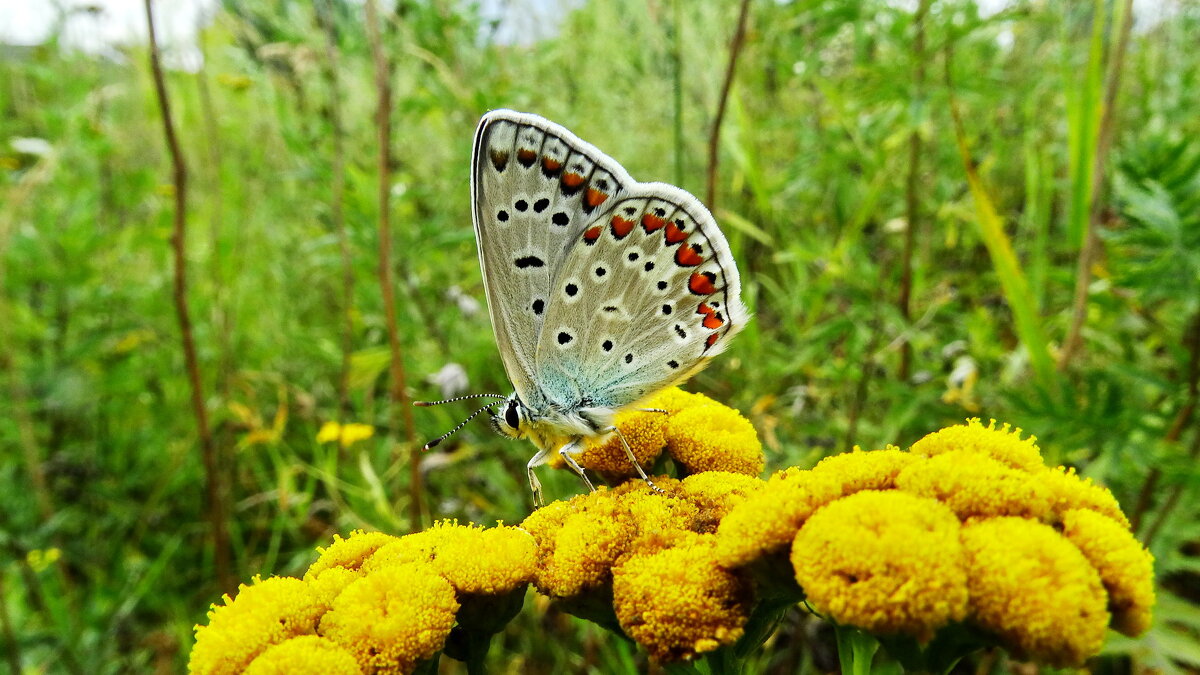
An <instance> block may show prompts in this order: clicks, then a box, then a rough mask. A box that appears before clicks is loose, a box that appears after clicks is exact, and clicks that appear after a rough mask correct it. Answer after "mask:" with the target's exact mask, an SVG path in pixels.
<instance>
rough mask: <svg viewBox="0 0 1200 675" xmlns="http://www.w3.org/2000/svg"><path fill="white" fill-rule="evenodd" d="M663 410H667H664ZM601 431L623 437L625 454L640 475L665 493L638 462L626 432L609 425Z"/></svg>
mask: <svg viewBox="0 0 1200 675" xmlns="http://www.w3.org/2000/svg"><path fill="white" fill-rule="evenodd" d="M663 412H666V411H665V410H664V411H663ZM600 431H601V432H602V433H609V432H612V433H615V434H616V435H617V438H619V439H621V445H622V446H624V448H625V456H626V457H628V458H629V463H630V464H632V465H633V468H635V469H637V472H638V475H639V476H641V477H642V480H644V481H646V485H649V486H650V489H652V490H654V491H655V492H657V493H659V494H663V490H662V488H660V487H658V486H657V485H655V484H654V481H652V480H650V477H649V476H647V475H646V472H645V470H643V469H642V465H641V464H638V461H637V457H635V456H634V454H633V448H631V447H629V441H627V440H625V434H623V433H621V430H620V429H618V428H616V427H609V428H607V429H601V430H600Z"/></svg>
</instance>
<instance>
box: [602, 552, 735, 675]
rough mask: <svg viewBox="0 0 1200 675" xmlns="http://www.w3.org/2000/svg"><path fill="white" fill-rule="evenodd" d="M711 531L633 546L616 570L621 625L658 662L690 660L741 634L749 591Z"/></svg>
mask: <svg viewBox="0 0 1200 675" xmlns="http://www.w3.org/2000/svg"><path fill="white" fill-rule="evenodd" d="M714 547H715V541H714V540H713V538H712V536H711V535H700V534H695V533H690V534H688V535H685V536H683V537H681V538H679V539H678V540H677V541H676V543H675V545H674V546H672V547H670V548H665V549H659V550H646V551H637V550H635V551H633V552H631V553H630V555H628V556H627V557H625V558H624V559H622V561H621V563H620V564H619V566H618V567H617V568H616V569H614V571H613V606H614V608H615V609H616V613H617V618H618V620H619V621H620V622H621V628H622V629H624V631H625V633H626V634H627V635H629V636H630V637H631V638H633V639H634V640H636V641H637V642H638V644H640V645H642V646H643V647H644V648H645V649H646V650H647V651H648V652H649V653H650V656H651V657H652V658H654V659H656V660H658V661H677V660H681V659H690V658H693V657H694V656H695V655H697V654H701V653H704V652H708V651H712V650H714V649H717V648H718V647H720V646H722V645H728V644H732V643H734V642H736V641H737V639H738V638H740V637H741V636H742V632H743V626H744V625H745V623H746V618H747V615H748V613H749V604H750V598H749V592H748V589H747V587H746V584H745V583H744V582H742V581H741V580H740V579H739V578H738V577H737V576H736V575H735V574H733V573H731V572H729V571H728V570H726V569H725V568H723V567H721V565H720V564H718V563H717V560H716V558H715V556H714V555H713V552H714Z"/></svg>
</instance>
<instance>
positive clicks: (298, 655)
mask: <svg viewBox="0 0 1200 675" xmlns="http://www.w3.org/2000/svg"><path fill="white" fill-rule="evenodd" d="M361 673H362V669H360V668H359V667H358V661H355V660H354V655H353V654H351V653H350V652H348V651H346V650H345V649H342V648H341V647H340V646H338V644H337V643H336V642H334V641H333V640H328V639H326V638H323V637H317V636H316V635H303V636H300V637H294V638H292V639H290V640H285V641H284V642H280V643H279V644H277V645H271V646H270V647H268V648H267V649H266V651H264V652H263V653H262V654H259V655H258V658H256V659H254V660H253V661H251V662H250V666H249V667H247V668H246V672H245V675H361Z"/></svg>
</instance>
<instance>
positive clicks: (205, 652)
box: [188, 577, 325, 675]
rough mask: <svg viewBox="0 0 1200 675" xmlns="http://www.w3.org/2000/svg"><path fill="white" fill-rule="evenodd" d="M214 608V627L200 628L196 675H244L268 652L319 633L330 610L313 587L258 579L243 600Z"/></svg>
mask: <svg viewBox="0 0 1200 675" xmlns="http://www.w3.org/2000/svg"><path fill="white" fill-rule="evenodd" d="M224 600H225V604H224V605H223V606H218V605H213V608H212V610H210V611H209V613H208V625H207V626H196V645H195V646H194V647H193V648H192V655H191V659H190V660H189V661H188V672H189V673H192V674H193V675H221V674H224V673H241V672H242V671H243V670H245V668H246V666H248V665H250V662H251V661H253V660H254V658H255V657H256V656H258V655H259V654H261V653H262V652H263V651H264V650H266V648H267V647H269V646H271V645H273V644H278V643H280V642H283V641H284V640H287V639H289V638H293V637H297V636H299V635H312V634H314V633H316V628H317V621H318V619H319V618H320V616H321V612H323V611H324V609H325V607H324V605H322V603H321V602H320V599H318V598H317V597H315V596H314V595H313V593H312V591H311V590H310V589H309V587H308V585H307V584H305V583H304V582H303V581H301V580H299V579H292V578H290V577H272V578H270V579H267V580H266V581H259V580H258V579H257V578H256V579H255V582H254V584H253V585H250V586H247V585H245V584H242V585H241V586H239V587H238V594H237V598H234V599H231V598H230V597H229V596H228V595H226V596H224Z"/></svg>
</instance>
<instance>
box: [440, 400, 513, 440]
mask: <svg viewBox="0 0 1200 675" xmlns="http://www.w3.org/2000/svg"><path fill="white" fill-rule="evenodd" d="M481 395H483V396H486V394H481ZM463 398H475V397H474V396H464V397H463ZM500 398H507V397H506V396H501V397H500ZM451 400H453V399H451ZM438 402H439V403H449V401H438ZM493 405H495V404H494V403H489V404H487V405H485V406H483V407H482V408H480V409H479V410H476V411H475V412H473V413H471V414H470V415H468V416H467V419H465V420H463V421H461V422H459V423H458V426H456V427H454V428H453V429H451V430H450V431H447V432H446V433H444V434H442V435H441V436H438V437H437V438H435V439H433V440H432V441H429V442H428V443H426V444H425V447H424V448H421V449H422V450H430V449H432V448H434V447H436V446H437V444H438V443H441V442H442V441H444V440H446V439H447V438H450V436H451V435H452V434H453V433H454V432H456V431H458V430H459V429H461V428H463V427H465V426H467V422H470V421H471V420H473V419H475V416H476V415H478V414H479V413H481V412H483V411H484V410H488V411H491V409H492V406H493ZM492 414H495V413H492Z"/></svg>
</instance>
